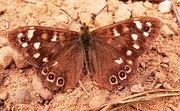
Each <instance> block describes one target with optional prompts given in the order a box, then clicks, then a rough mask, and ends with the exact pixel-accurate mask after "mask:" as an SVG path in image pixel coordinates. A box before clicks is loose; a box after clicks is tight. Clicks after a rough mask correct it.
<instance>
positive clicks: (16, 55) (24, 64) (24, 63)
mask: <svg viewBox="0 0 180 111" xmlns="http://www.w3.org/2000/svg"><path fill="white" fill-rule="evenodd" d="M13 60H14V62H15V64H16V67H17V68H19V69H22V68H25V67H27V66H29V64H28V63H27V61H25V60H24V58H23V57H22V56H21V55H20V54H19V53H18V52H16V51H14V53H13Z"/></svg>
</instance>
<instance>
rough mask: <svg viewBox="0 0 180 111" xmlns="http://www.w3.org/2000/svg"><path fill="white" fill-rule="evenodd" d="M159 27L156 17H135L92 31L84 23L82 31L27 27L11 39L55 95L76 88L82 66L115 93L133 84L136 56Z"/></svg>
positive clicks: (99, 84)
mask: <svg viewBox="0 0 180 111" xmlns="http://www.w3.org/2000/svg"><path fill="white" fill-rule="evenodd" d="M160 28H161V22H160V20H159V19H157V18H154V17H137V18H130V19H127V20H124V21H120V22H117V23H114V24H111V25H107V26H104V27H101V28H98V29H95V30H93V31H89V28H88V26H86V25H82V27H80V29H81V31H80V32H76V31H72V30H67V29H61V28H52V27H44V26H24V27H19V28H16V29H14V30H12V31H10V32H9V33H8V40H9V42H10V46H11V47H12V48H13V49H14V50H16V51H17V52H19V53H20V54H21V55H22V56H23V57H24V59H25V60H26V61H27V62H28V63H29V64H30V65H32V66H33V67H34V68H35V71H36V74H37V76H38V77H39V78H40V79H41V82H42V84H43V86H44V87H47V88H49V89H50V90H52V91H54V90H59V91H62V92H64V91H66V90H68V89H72V88H74V87H76V85H77V83H78V81H79V80H80V77H81V74H82V73H83V69H84V68H85V70H86V71H87V72H88V73H89V74H92V76H93V81H95V82H97V84H98V86H99V87H100V88H105V89H107V90H109V91H112V90H115V89H117V88H118V87H120V86H125V85H126V84H128V83H130V82H131V81H132V79H133V76H134V75H136V74H137V67H138V62H137V58H138V57H139V56H141V55H142V54H143V53H145V52H146V51H147V50H149V49H150V45H151V44H152V43H153V41H154V40H155V39H156V38H157V37H158V35H159V33H160Z"/></svg>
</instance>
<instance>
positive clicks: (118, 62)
mask: <svg viewBox="0 0 180 111" xmlns="http://www.w3.org/2000/svg"><path fill="white" fill-rule="evenodd" d="M114 62H115V63H117V64H122V63H123V60H122V58H119V59H118V60H114Z"/></svg>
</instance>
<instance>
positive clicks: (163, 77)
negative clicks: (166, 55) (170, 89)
mask: <svg viewBox="0 0 180 111" xmlns="http://www.w3.org/2000/svg"><path fill="white" fill-rule="evenodd" d="M155 77H156V78H158V79H159V82H160V83H163V82H165V81H166V75H165V74H163V73H162V72H156V73H155Z"/></svg>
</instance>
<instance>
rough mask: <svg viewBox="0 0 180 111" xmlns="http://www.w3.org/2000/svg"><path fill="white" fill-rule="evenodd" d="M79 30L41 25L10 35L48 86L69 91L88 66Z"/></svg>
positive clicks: (13, 46)
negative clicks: (84, 67)
mask: <svg viewBox="0 0 180 111" xmlns="http://www.w3.org/2000/svg"><path fill="white" fill-rule="evenodd" d="M78 37H79V33H77V32H75V31H70V30H63V29H55V28H49V27H41V26H29V27H20V28H17V29H15V30H12V31H10V32H9V35H8V39H9V41H10V45H11V47H12V48H13V49H15V50H16V51H18V52H19V53H20V54H21V55H22V56H23V57H24V59H25V60H26V61H28V63H29V64H31V65H33V66H34V67H35V69H36V73H37V76H38V77H39V78H40V79H41V81H42V83H43V85H44V87H48V88H49V89H51V90H59V89H61V91H65V90H67V89H70V88H74V87H75V85H76V84H77V82H78V81H79V79H80V74H81V73H82V69H83V66H84V52H83V48H82V46H81V45H80V44H79V43H78V42H79V41H78Z"/></svg>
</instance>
